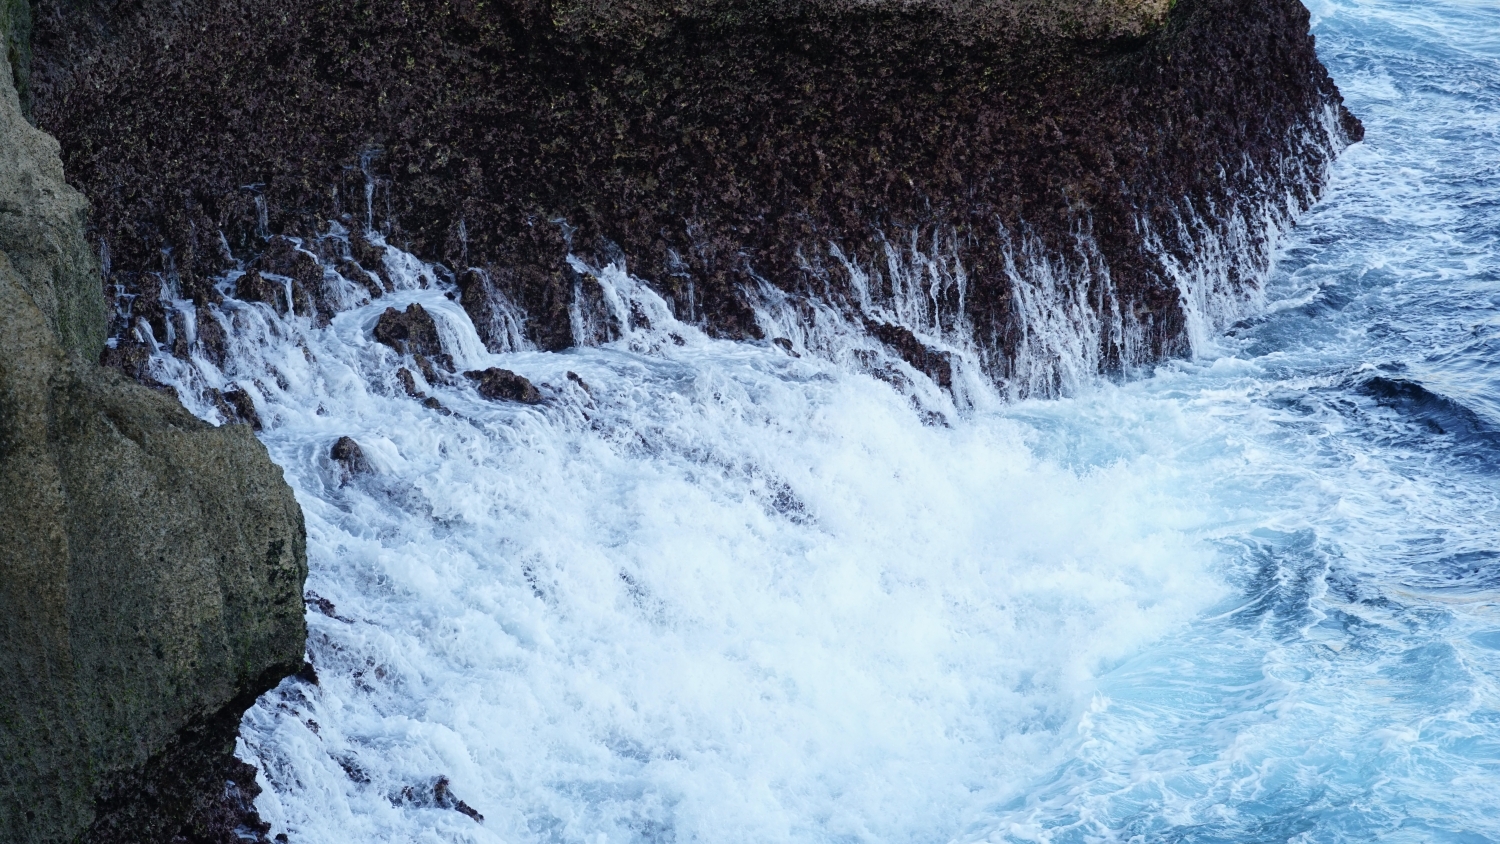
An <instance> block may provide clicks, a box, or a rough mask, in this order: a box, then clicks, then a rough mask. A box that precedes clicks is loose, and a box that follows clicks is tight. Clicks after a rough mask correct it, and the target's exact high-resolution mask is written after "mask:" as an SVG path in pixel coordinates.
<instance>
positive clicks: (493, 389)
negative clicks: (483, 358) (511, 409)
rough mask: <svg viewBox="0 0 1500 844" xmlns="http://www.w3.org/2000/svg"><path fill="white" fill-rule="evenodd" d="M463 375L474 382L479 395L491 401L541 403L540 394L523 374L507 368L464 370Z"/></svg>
mask: <svg viewBox="0 0 1500 844" xmlns="http://www.w3.org/2000/svg"><path fill="white" fill-rule="evenodd" d="M464 377H465V378H468V379H469V380H470V381H473V382H474V388H475V389H476V390H478V391H479V394H480V395H481V396H484V397H485V398H487V399H491V400H493V401H515V402H520V403H522V404H541V403H542V394H541V393H540V392H539V391H538V390H537V388H536V387H535V386H533V385H532V383H531V382H530V381H528V380H527V379H526V378H525V377H524V376H521V375H517V374H515V373H514V372H511V371H510V370H509V369H500V368H499V367H493V366H492V367H490V368H489V369H484V370H475V371H472V372H465V373H464Z"/></svg>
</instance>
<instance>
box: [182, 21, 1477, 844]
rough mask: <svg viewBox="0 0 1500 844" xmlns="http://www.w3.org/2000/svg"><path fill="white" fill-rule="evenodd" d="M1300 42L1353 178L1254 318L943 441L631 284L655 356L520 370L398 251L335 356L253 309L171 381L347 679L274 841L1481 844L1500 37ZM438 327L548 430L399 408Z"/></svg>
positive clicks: (949, 412)
mask: <svg viewBox="0 0 1500 844" xmlns="http://www.w3.org/2000/svg"><path fill="white" fill-rule="evenodd" d="M1312 11H1313V14H1314V26H1315V32H1316V33H1317V35H1318V39H1319V47H1320V51H1321V55H1322V57H1323V59H1324V61H1325V62H1326V63H1327V64H1328V65H1329V66H1330V68H1331V70H1332V72H1333V75H1334V77H1335V78H1336V79H1337V80H1338V81H1339V83H1340V85H1341V86H1342V88H1343V91H1344V93H1345V95H1346V97H1347V98H1348V101H1349V104H1350V106H1351V108H1352V109H1353V110H1354V111H1355V112H1356V113H1357V114H1359V115H1360V116H1361V117H1362V118H1363V119H1364V121H1365V123H1366V126H1367V127H1368V138H1367V140H1366V142H1365V143H1364V144H1361V145H1359V146H1356V147H1354V148H1351V149H1350V150H1349V151H1348V152H1347V153H1345V155H1344V156H1343V158H1342V159H1341V160H1340V161H1339V162H1338V164H1337V165H1336V166H1335V168H1334V171H1333V173H1332V177H1331V187H1330V190H1329V192H1328V195H1327V198H1326V200H1325V201H1324V202H1323V204H1321V205H1320V206H1319V207H1317V208H1316V209H1314V210H1313V211H1312V212H1310V213H1309V214H1307V215H1305V216H1304V217H1303V219H1302V220H1301V222H1300V224H1299V227H1298V228H1297V229H1295V230H1293V231H1291V232H1290V233H1288V234H1287V235H1286V236H1285V237H1284V238H1283V239H1282V241H1281V246H1280V248H1279V252H1278V253H1277V262H1276V264H1275V268H1274V269H1273V271H1272V274H1271V277H1270V279H1269V280H1268V283H1267V286H1266V288H1265V290H1264V295H1263V296H1259V295H1258V294H1257V298H1256V301H1257V302H1263V303H1264V304H1263V306H1262V307H1261V310H1260V315H1259V316H1257V317H1255V318H1252V319H1250V320H1247V321H1243V322H1240V323H1239V324H1237V325H1235V326H1233V327H1232V328H1230V329H1229V330H1228V331H1227V332H1220V333H1219V335H1218V336H1216V337H1205V338H1195V345H1196V347H1197V356H1196V357H1195V359H1194V360H1192V361H1184V362H1175V363H1171V364H1168V365H1163V366H1161V367H1159V368H1158V369H1157V370H1156V371H1155V372H1154V374H1152V373H1149V372H1148V373H1145V377H1141V378H1136V379H1132V380H1130V381H1127V382H1126V383H1122V384H1116V383H1111V382H1108V381H1104V380H1099V379H1095V380H1093V381H1089V380H1088V379H1086V378H1084V379H1082V381H1083V383H1081V384H1078V385H1075V386H1076V388H1075V389H1072V390H1071V395H1070V396H1069V397H1066V398H1062V399H1056V400H1026V401H1020V402H1012V401H1007V400H1006V396H1005V395H1004V393H1003V391H1001V390H997V389H995V388H993V387H987V386H985V384H984V383H982V380H981V379H978V378H976V377H971V376H972V375H973V373H972V371H971V372H969V374H968V376H966V377H965V378H964V379H961V381H960V383H959V385H958V388H957V389H956V391H955V392H956V394H957V395H959V397H960V399H961V402H960V405H961V406H960V405H955V404H954V401H953V400H952V399H951V398H950V397H949V396H947V395H946V394H944V393H942V391H939V390H937V388H936V387H935V386H933V385H932V384H931V383H930V382H926V381H925V380H924V379H923V378H922V377H921V376H919V375H917V374H916V373H915V372H914V371H907V372H906V373H905V375H906V376H910V377H908V378H906V382H907V385H906V387H904V388H893V386H892V385H891V384H889V383H887V382H886V381H883V380H880V379H877V378H875V377H871V375H869V374H864V372H865V371H868V370H863V371H862V370H860V369H859V368H857V367H851V366H848V365H844V364H842V363H841V362H840V360H841V359H840V358H839V356H838V355H834V354H814V353H811V352H809V349H808V347H807V346H806V343H807V342H808V341H807V339H806V338H803V337H798V338H796V344H795V345H794V351H796V350H798V349H800V350H801V351H802V352H808V353H804V354H801V356H800V357H798V356H793V355H792V354H789V353H787V352H785V351H783V350H782V349H781V348H779V347H778V346H776V345H773V344H770V343H766V344H749V343H729V342H722V341H715V340H711V339H708V338H706V337H705V336H704V335H702V334H701V333H700V332H699V331H697V330H696V329H694V328H692V327H689V326H685V325H682V324H679V323H677V322H676V321H674V320H672V319H671V318H670V316H669V315H668V313H667V311H666V310H665V306H664V305H663V304H662V303H661V302H660V301H659V300H656V299H655V298H654V297H653V296H652V295H651V294H650V293H649V292H648V291H645V290H644V289H643V288H641V287H639V286H638V285H637V283H636V282H635V281H634V280H633V279H632V278H631V277H630V276H629V274H628V272H627V271H626V269H625V268H622V267H618V266H616V267H595V268H585V269H588V270H590V271H591V272H594V273H596V274H597V275H598V276H599V277H600V279H601V282H602V284H603V289H604V290H605V292H606V293H607V294H608V296H607V297H606V299H607V300H608V301H612V302H614V303H615V306H616V307H618V308H620V309H621V310H620V313H622V314H624V313H629V314H634V315H635V316H634V317H633V319H635V321H636V327H635V329H634V330H632V331H631V332H629V333H628V335H627V336H625V337H624V338H622V339H620V340H618V341H616V342H613V343H610V344H606V345H604V346H601V347H594V348H581V349H575V350H572V351H569V352H565V353H559V354H553V353H542V352H535V351H525V350H518V351H514V352H509V353H506V354H503V355H492V354H490V353H488V352H486V351H485V349H484V347H483V346H482V344H481V343H480V342H479V340H478V338H477V336H476V334H475V331H474V328H473V326H472V325H471V324H470V323H469V321H468V318H467V317H466V316H465V314H464V312H463V311H462V309H460V308H459V307H458V305H457V304H456V303H455V302H454V301H452V299H450V298H449V297H448V295H446V294H447V293H449V292H450V291H451V287H450V286H448V285H446V284H445V283H444V282H443V281H442V279H441V278H440V277H439V274H435V271H434V269H433V268H431V267H425V266H423V265H421V264H420V263H419V262H416V261H415V260H414V259H409V258H406V257H403V256H401V255H399V254H398V253H395V252H392V253H391V257H390V258H389V259H388V269H389V270H390V273H391V275H392V276H393V277H394V278H395V279H396V281H397V282H398V286H399V287H400V288H401V289H399V290H398V291H397V292H396V293H395V294H392V295H389V296H386V297H385V298H382V299H379V300H377V301H375V302H373V303H369V302H367V301H365V300H361V299H360V295H359V294H358V293H357V288H356V287H354V286H353V285H350V286H349V291H350V293H349V302H348V303H347V304H348V307H347V309H345V310H344V311H343V312H341V313H340V314H339V315H338V316H337V317H336V318H335V319H334V320H333V323H332V325H331V326H329V327H327V328H321V329H320V328H316V327H314V326H313V325H312V323H311V321H310V320H307V319H291V320H281V319H279V318H276V317H275V316H274V315H273V314H271V312H270V311H269V309H267V308H265V306H262V305H247V304H243V303H235V302H232V301H231V302H227V303H226V305H225V308H224V318H225V319H226V321H229V322H231V323H232V326H231V334H232V340H231V363H229V364H227V365H226V369H224V370H222V371H221V370H220V369H218V368H216V367H215V366H214V365H213V364H211V363H209V362H207V361H202V360H199V361H195V362H194V363H193V365H187V364H184V363H183V362H180V361H176V360H175V359H173V358H171V357H169V356H167V355H165V354H163V355H159V356H158V357H157V359H156V364H157V366H158V372H157V374H158V375H159V377H161V379H162V380H164V381H167V382H169V383H173V384H175V385H177V386H178V387H179V389H180V391H181V392H182V394H183V396H184V398H185V400H187V401H189V403H190V404H192V402H193V401H195V400H194V399H193V398H192V397H193V396H194V395H199V394H201V391H202V388H203V387H205V386H212V387H221V388H222V387H225V386H227V385H229V384H230V383H231V382H235V383H239V384H241V385H243V386H245V387H247V388H248V389H249V390H250V392H251V393H252V394H253V395H254V396H255V398H256V402H257V406H258V409H259V412H260V414H261V416H262V418H263V419H264V420H265V422H266V428H265V430H264V431H263V433H262V439H263V440H264V442H265V443H266V445H267V447H268V448H269V449H270V451H271V454H272V456H273V457H274V458H275V459H276V461H277V462H278V463H280V464H281V465H282V466H283V467H285V469H286V474H287V479H288V481H289V482H290V483H291V484H292V485H293V487H295V489H296V491H297V495H298V499H299V501H300V502H301V504H302V506H303V508H304V510H305V512H306V517H307V527H308V540H309V557H310V564H311V576H310V579H309V581H308V590H309V597H310V599H312V600H311V601H310V603H309V615H308V622H309V626H310V634H311V635H310V639H309V642H308V651H309V659H310V660H311V662H312V664H313V665H314V666H315V668H316V672H317V677H318V681H319V682H318V683H317V684H316V685H315V684H312V683H310V682H308V681H307V680H306V679H289V680H287V681H285V682H284V683H283V684H282V685H281V686H280V687H279V688H278V689H277V690H276V691H274V692H272V693H271V694H269V695H267V696H266V697H265V698H263V699H262V700H261V701H260V703H259V704H257V705H256V707H255V708H253V709H252V710H251V711H250V712H249V713H248V714H247V715H246V717H245V720H244V725H243V732H242V741H241V746H240V753H241V755H242V756H243V757H244V758H245V759H247V760H249V761H251V762H253V763H254V764H256V765H257V766H259V768H260V772H261V774H260V776H261V785H262V786H263V787H264V788H265V793H264V794H263V795H262V796H261V797H260V799H259V800H258V802H257V804H256V805H257V807H258V809H259V811H260V813H261V814H262V815H263V817H264V818H265V819H266V820H267V821H269V822H270V823H271V824H272V826H273V833H279V834H284V835H286V837H287V839H289V840H290V841H291V842H295V843H296V844H302V843H303V842H305V843H306V844H347V842H587V844H603V843H604V842H621V843H622V844H623V842H652V843H653V844H666V843H667V842H684V843H685V842H694V841H697V842H726V843H727V842H902V843H903V844H904V842H949V841H962V842H981V841H983V842H1030V841H1045V842H1103V841H1142V842H1156V841H1193V842H1218V841H1223V842H1258V841H1268V842H1269V841H1276V842H1287V841H1296V842H1335V841H1347V842H1369V841H1377V840H1379V841H1402V842H1405V841H1413V842H1416V841H1423V842H1425V841H1463V842H1475V841H1492V840H1500V535H1497V525H1500V474H1497V469H1496V463H1497V457H1500V247H1497V237H1500V11H1497V9H1496V8H1495V7H1494V5H1493V4H1492V3H1490V2H1488V0H1441V2H1432V3H1425V4H1413V3H1410V2H1408V0H1315V2H1314V5H1313V6H1312ZM334 235H335V236H336V235H337V232H334ZM229 281H230V280H229V279H226V282H225V283H226V285H227V284H228V283H229ZM1038 289H1040V288H1038ZM411 302H420V303H422V305H423V306H424V307H425V308H426V309H427V310H428V311H430V312H431V313H432V314H433V315H434V316H435V318H436V319H437V321H438V323H439V326H440V328H441V330H442V331H443V333H444V335H445V341H446V345H447V348H448V349H449V350H450V352H452V354H453V356H454V357H455V359H456V361H455V362H456V363H457V366H458V369H459V371H463V370H466V369H481V368H485V367H488V366H500V367H504V368H507V369H512V370H514V371H516V372H519V373H521V374H523V375H525V376H527V377H528V378H530V379H531V380H532V381H533V382H534V383H536V384H537V385H538V386H539V388H540V389H541V390H542V392H543V394H544V396H545V397H546V401H545V403H543V404H542V405H538V406H527V405H521V404H516V403H505V402H492V401H486V400H484V399H482V398H480V396H479V395H478V394H477V393H476V392H475V390H474V388H473V387H472V386H471V385H469V384H468V383H467V382H465V381H464V380H463V379H462V378H458V379H455V381H454V382H453V383H451V384H447V385H444V384H425V383H422V384H420V386H422V387H423V389H424V390H426V391H427V392H428V393H430V394H431V395H432V396H433V397H435V398H437V399H438V400H439V401H440V402H441V404H442V405H443V409H441V410H439V409H433V408H429V407H425V406H423V405H422V404H421V403H420V402H419V401H418V400H416V399H413V398H409V397H407V396H406V395H405V394H404V393H403V391H402V389H401V388H400V387H399V385H398V383H397V380H396V371H397V368H398V367H399V366H401V365H402V361H401V359H400V357H399V356H398V355H396V354H395V353H394V352H393V351H391V350H390V349H388V348H386V347H384V346H381V345H378V344H376V343H375V342H374V341H373V340H372V339H371V330H372V328H373V326H374V323H375V321H376V319H377V318H378V316H379V315H380V313H381V312H382V311H383V310H384V309H385V308H387V307H390V306H393V305H394V306H396V307H398V308H400V307H405V305H406V304H408V303H411ZM631 302H634V306H633V307H632V306H631V304H630V303H631ZM1043 304H1045V303H1043ZM773 305H774V303H768V304H767V309H766V310H765V311H764V312H763V314H762V319H763V321H767V320H769V321H771V322H773V323H774V321H775V320H776V319H777V314H776V311H775V308H774V307H773ZM768 324H769V323H768ZM787 332H788V333H789V334H790V333H793V332H792V330H791V329H790V328H788V329H787ZM1042 339H1044V340H1047V343H1046V344H1043V345H1044V346H1046V348H1052V349H1057V348H1063V347H1065V346H1066V340H1067V338H1066V337H1061V338H1059V337H1052V338H1050V339H1048V338H1042ZM1054 341H1055V342H1054ZM830 342H831V341H830ZM1038 342H1041V341H1040V340H1038ZM1048 344H1050V345H1048ZM825 351H826V350H825ZM1068 363H1069V361H1061V362H1060V363H1059V364H1058V365H1059V366H1063V365H1066V364H1068ZM908 370H909V368H908ZM570 373H571V376H570ZM1048 377H1051V378H1053V379H1054V381H1055V382H1057V383H1063V384H1065V385H1073V384H1074V382H1077V381H1079V380H1080V378H1079V376H1078V373H1076V372H1074V373H1072V374H1068V373H1062V374H1058V373H1057V372H1054V373H1053V374H1052V375H1051V376H1048ZM419 380H420V379H419ZM887 380H890V379H887ZM897 380H898V381H900V380H901V379H897ZM193 406H194V409H195V410H197V411H198V412H199V413H201V414H202V415H204V416H205V417H207V418H211V419H215V420H216V421H217V416H216V411H215V410H214V409H213V407H212V406H211V405H210V404H207V403H200V404H199V405H193ZM940 420H945V421H946V424H943V423H942V421H940ZM934 423H937V424H934ZM343 436H350V437H353V438H354V439H355V440H357V441H358V442H359V444H360V445H361V447H362V449H363V451H364V454H365V456H366V458H367V459H368V461H369V463H370V464H371V465H372V467H373V469H374V472H373V473H372V474H370V475H366V476H358V477H352V478H351V477H346V476H345V473H344V472H343V470H342V469H341V467H340V466H339V465H338V464H336V463H335V462H333V461H332V460H331V459H330V457H329V451H330V447H331V446H332V445H333V443H334V442H335V441H336V440H337V439H338V438H340V437H343ZM476 815H482V818H483V819H482V822H481V821H480V820H478V819H476V817H475V816H476Z"/></svg>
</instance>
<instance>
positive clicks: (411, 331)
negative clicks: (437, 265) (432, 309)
mask: <svg viewBox="0 0 1500 844" xmlns="http://www.w3.org/2000/svg"><path fill="white" fill-rule="evenodd" d="M375 342H377V343H383V344H384V345H387V346H390V347H391V348H392V349H395V350H396V351H398V352H400V353H402V354H406V355H421V356H423V357H425V358H431V359H434V360H442V359H445V357H446V356H445V355H444V353H443V339H442V337H441V336H439V335H438V329H437V323H436V322H434V321H433V319H432V314H429V313H427V309H426V308H424V307H422V305H421V304H420V303H415V302H414V303H412V304H411V305H408V306H407V308H406V310H404V311H398V310H396V309H395V308H386V309H385V311H384V312H383V313H381V315H380V319H379V320H378V321H376V323H375Z"/></svg>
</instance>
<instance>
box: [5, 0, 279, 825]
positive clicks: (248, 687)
mask: <svg viewBox="0 0 1500 844" xmlns="http://www.w3.org/2000/svg"><path fill="white" fill-rule="evenodd" d="M0 11H3V10H0ZM0 25H8V22H7V20H6V19H4V18H0ZM84 214H85V200H84V198H83V197H82V196H81V195H79V194H78V193H77V192H76V191H74V190H73V189H71V188H69V187H68V186H67V185H66V184H65V182H64V180H63V173H62V165H61V162H60V161H59V159H58V156H57V146H56V144H55V142H53V141H52V140H51V139H50V138H48V137H47V136H46V135H44V134H42V133H41V132H39V131H37V130H36V129H34V128H32V127H31V126H30V125H28V124H27V123H26V122H25V120H24V119H23V118H22V115H21V110H20V100H19V98H18V95H17V91H16V88H15V86H14V84H13V76H12V73H10V72H0V840H3V841H6V842H16V844H30V842H66V841H85V842H91V844H126V842H129V844H140V842H169V841H170V842H179V841H180V842H215V844H217V842H230V841H244V840H264V833H265V827H264V825H263V824H261V823H260V821H259V820H258V819H257V818H256V817H255V814H254V809H253V797H254V794H255V784H254V771H253V769H249V768H248V767H247V766H245V765H244V764H243V763H240V762H238V761H236V760H235V759H234V756H233V753H234V743H235V735H236V733H237V730H238V724H239V718H240V716H241V714H242V713H243V712H244V710H245V708H246V707H247V706H249V704H250V703H251V702H253V701H254V699H255V698H256V697H257V696H258V695H260V694H261V693H263V692H264V691H266V690H267V689H269V688H271V687H272V686H274V685H275V684H276V683H277V682H278V681H279V680H280V679H281V678H282V677H283V676H285V675H287V674H290V673H292V672H294V671H296V670H297V667H298V665H299V664H300V662H301V659H302V653H303V645H304V639H305V625H304V620H303V613H302V606H301V592H302V583H303V580H304V578H305V576H306V572H307V563H306V554H305V538H304V533H303V524H302V515H301V511H300V510H299V509H298V507H297V503H296V501H295V499H294V498H293V497H292V493H291V490H290V488H289V487H288V486H287V485H286V483H285V481H284V480H283V478H282V475H281V470H280V469H279V468H277V467H276V466H275V465H274V464H273V463H271V461H270V459H269V457H268V456H267V454H266V450H265V448H264V447H263V446H262V445H261V444H260V443H259V442H258V441H257V440H256V439H255V437H254V436H253V435H252V434H251V432H250V429H249V428H248V427H246V426H243V425H230V426H226V427H222V428H214V427H211V426H209V425H207V424H205V423H204V422H202V421H200V420H198V419H197V418H195V417H193V416H192V415H191V414H189V413H188V412H187V411H185V410H184V409H183V408H182V407H181V406H180V405H178V404H177V402H176V401H175V400H174V399H173V398H171V397H170V396H167V395H164V394H163V393H161V392H158V391H154V390H151V389H148V388H147V387H145V386H142V385H141V384H139V383H136V382H135V381H132V380H130V379H128V378H126V377H124V376H123V375H121V374H120V373H119V372H117V371H114V370H112V369H107V368H103V367H100V366H99V365H98V364H97V363H96V362H95V361H97V360H98V359H99V358H100V357H101V353H102V352H104V343H105V302H104V297H103V295H102V291H101V289H100V276H99V267H98V265H97V264H96V263H95V261H94V258H93V255H92V254H91V249H90V248H89V245H88V243H87V242H86V241H85V239H84ZM145 304H146V305H147V306H148V307H145V308H143V312H144V313H145V316H144V317H143V319H145V320H147V321H148V322H149V321H150V319H151V318H152V317H153V316H160V315H159V314H153V313H152V311H151V308H150V307H149V304H150V303H149V301H148V302H147V303H145ZM182 326H183V323H180V322H179V323H177V324H176V325H174V326H172V327H173V328H174V330H175V329H176V328H177V327H182ZM156 327H157V326H153V331H154V330H155V328H156ZM159 327H161V328H162V329H163V330H165V329H166V328H167V327H169V326H168V324H167V323H165V322H162V323H160V326H159ZM163 337H164V338H165V335H163ZM138 348H140V347H139V346H130V345H128V344H127V345H126V346H125V347H118V346H117V347H114V351H115V352H117V353H118V354H119V356H120V357H121V358H122V359H129V360H133V361H134V362H135V364H138V365H140V366H144V358H140V357H139V355H134V356H133V355H132V349H138Z"/></svg>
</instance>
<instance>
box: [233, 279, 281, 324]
mask: <svg viewBox="0 0 1500 844" xmlns="http://www.w3.org/2000/svg"><path fill="white" fill-rule="evenodd" d="M234 298H236V299H239V300H240V301H242V302H261V303H263V304H266V305H270V306H271V309H272V310H274V311H275V312H276V313H278V314H281V315H282V316H285V315H286V313H287V311H289V310H290V309H291V303H290V302H288V301H287V285H286V283H285V282H281V281H277V280H276V279H270V278H266V277H265V276H263V275H261V273H260V270H258V269H256V268H255V267H251V268H250V269H248V270H246V271H245V274H244V275H242V276H240V277H239V278H237V279H235V282H234Z"/></svg>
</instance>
